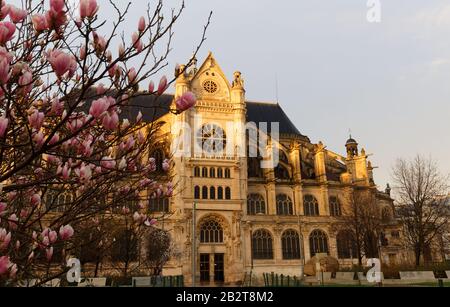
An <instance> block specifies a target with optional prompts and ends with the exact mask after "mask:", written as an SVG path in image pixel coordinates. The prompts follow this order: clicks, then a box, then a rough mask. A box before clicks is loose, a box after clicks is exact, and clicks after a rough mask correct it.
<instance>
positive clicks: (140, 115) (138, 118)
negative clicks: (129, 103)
mask: <svg viewBox="0 0 450 307" xmlns="http://www.w3.org/2000/svg"><path fill="white" fill-rule="evenodd" d="M141 120H142V112H141V111H139V113H138V115H137V116H136V123H139V122H140V121H141Z"/></svg>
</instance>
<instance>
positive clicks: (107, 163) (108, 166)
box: [100, 157, 116, 170]
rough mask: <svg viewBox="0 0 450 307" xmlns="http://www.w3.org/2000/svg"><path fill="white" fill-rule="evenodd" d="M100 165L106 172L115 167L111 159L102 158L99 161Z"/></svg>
mask: <svg viewBox="0 0 450 307" xmlns="http://www.w3.org/2000/svg"><path fill="white" fill-rule="evenodd" d="M100 165H101V166H102V167H103V168H105V169H107V170H111V169H114V168H115V167H116V161H115V160H113V159H112V158H111V157H103V158H102V160H101V161H100Z"/></svg>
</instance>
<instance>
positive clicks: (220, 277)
mask: <svg viewBox="0 0 450 307" xmlns="http://www.w3.org/2000/svg"><path fill="white" fill-rule="evenodd" d="M225 227H226V224H225V220H224V219H223V218H222V217H221V216H218V215H208V216H206V217H204V218H202V219H201V221H200V223H199V228H198V231H199V232H198V235H199V239H200V240H199V241H200V245H199V248H198V253H199V257H198V259H199V270H200V272H199V273H200V283H201V284H204V285H206V284H214V285H220V284H223V283H224V282H225V273H226V270H225V260H226V246H225V237H226V236H225V235H224V228H225Z"/></svg>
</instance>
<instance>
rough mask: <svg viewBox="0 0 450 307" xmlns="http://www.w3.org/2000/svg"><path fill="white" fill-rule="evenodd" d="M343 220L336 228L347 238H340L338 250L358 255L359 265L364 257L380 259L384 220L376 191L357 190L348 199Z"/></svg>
mask: <svg viewBox="0 0 450 307" xmlns="http://www.w3.org/2000/svg"><path fill="white" fill-rule="evenodd" d="M347 198H348V199H347V206H344V207H343V210H342V211H343V217H342V220H341V221H339V223H338V224H337V225H336V227H335V228H337V229H336V230H337V231H338V232H341V231H342V232H341V234H345V236H342V237H340V238H339V237H338V241H340V240H341V241H340V242H338V250H339V249H340V248H342V249H347V250H349V253H350V254H356V257H357V258H358V264H359V265H362V259H363V257H366V258H374V257H378V238H379V237H380V235H381V232H382V219H381V214H380V210H379V207H378V204H377V201H376V196H375V193H374V191H372V190H367V189H364V190H363V189H357V188H355V190H354V191H353V192H352V193H350V194H349V195H348V197H347Z"/></svg>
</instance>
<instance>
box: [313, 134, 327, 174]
mask: <svg viewBox="0 0 450 307" xmlns="http://www.w3.org/2000/svg"><path fill="white" fill-rule="evenodd" d="M314 169H315V172H316V178H317V180H318V181H319V182H326V181H327V172H326V166H325V146H324V145H323V144H322V142H319V144H317V145H315V155H314Z"/></svg>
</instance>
